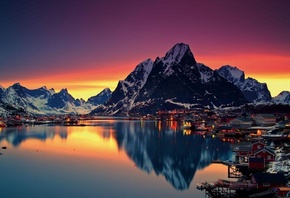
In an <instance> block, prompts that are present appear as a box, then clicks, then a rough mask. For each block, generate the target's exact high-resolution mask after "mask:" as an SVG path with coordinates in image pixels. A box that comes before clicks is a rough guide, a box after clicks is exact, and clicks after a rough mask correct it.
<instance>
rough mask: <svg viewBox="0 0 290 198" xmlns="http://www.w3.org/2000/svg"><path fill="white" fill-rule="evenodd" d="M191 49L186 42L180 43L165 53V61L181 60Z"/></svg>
mask: <svg viewBox="0 0 290 198" xmlns="http://www.w3.org/2000/svg"><path fill="white" fill-rule="evenodd" d="M188 51H190V49H189V46H188V45H187V44H184V43H178V44H176V45H175V46H174V47H173V48H171V49H170V50H169V51H168V52H167V53H166V55H165V57H164V61H165V62H180V61H181V59H182V57H183V56H184V55H185V54H186V53H187V52H188Z"/></svg>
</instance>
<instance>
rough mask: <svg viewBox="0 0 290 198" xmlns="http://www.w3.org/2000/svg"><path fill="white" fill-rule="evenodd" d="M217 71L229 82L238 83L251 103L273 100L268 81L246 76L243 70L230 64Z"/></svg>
mask: <svg viewBox="0 0 290 198" xmlns="http://www.w3.org/2000/svg"><path fill="white" fill-rule="evenodd" d="M217 72H218V73H219V74H220V75H221V76H223V77H224V78H226V79H227V80H228V81H229V82H231V83H233V84H234V85H236V86H237V87H238V88H239V89H240V90H241V91H242V93H243V95H244V96H245V98H246V99H247V100H248V101H249V102H251V103H261V102H262V103H265V102H271V101H272V97H271V93H270V91H269V90H268V87H267V84H266V83H260V82H258V81H257V80H255V79H253V78H245V74H244V72H243V71H241V70H239V69H238V68H236V67H232V66H229V65H226V66H222V67H221V68H219V69H218V70H217Z"/></svg>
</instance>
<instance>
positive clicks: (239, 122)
mask: <svg viewBox="0 0 290 198" xmlns="http://www.w3.org/2000/svg"><path fill="white" fill-rule="evenodd" d="M253 123H254V120H253V119H252V118H246V117H238V118H235V119H233V120H231V121H230V122H229V124H230V125H231V126H232V127H235V128H239V129H246V128H249V127H251V126H252V125H253Z"/></svg>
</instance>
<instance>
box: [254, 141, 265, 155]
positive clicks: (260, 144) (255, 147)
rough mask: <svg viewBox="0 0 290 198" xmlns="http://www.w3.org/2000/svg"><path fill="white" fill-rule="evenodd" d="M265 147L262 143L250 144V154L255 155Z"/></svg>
mask: <svg viewBox="0 0 290 198" xmlns="http://www.w3.org/2000/svg"><path fill="white" fill-rule="evenodd" d="M265 147H266V144H265V143H263V142H260V141H259V142H255V143H253V144H252V153H255V152H256V151H258V150H260V149H262V148H265Z"/></svg>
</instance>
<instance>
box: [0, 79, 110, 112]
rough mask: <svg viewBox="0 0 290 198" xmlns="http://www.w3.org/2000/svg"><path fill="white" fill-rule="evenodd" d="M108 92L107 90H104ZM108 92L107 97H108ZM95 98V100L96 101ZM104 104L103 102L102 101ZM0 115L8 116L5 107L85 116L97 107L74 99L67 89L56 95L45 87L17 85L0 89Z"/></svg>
mask: <svg viewBox="0 0 290 198" xmlns="http://www.w3.org/2000/svg"><path fill="white" fill-rule="evenodd" d="M106 91H107V92H108V90H106ZM110 93H111V92H108V97H110ZM97 98H98V97H97V96H95V99H96V100H97ZM104 102H105V101H104ZM0 105H1V108H2V110H1V115H5V114H8V113H9V112H8V111H7V109H5V106H9V107H13V109H22V110H24V111H25V112H27V113H33V114H68V113H77V114H87V113H89V112H90V111H92V109H94V108H96V107H97V105H95V104H92V103H89V102H85V101H84V100H83V99H74V98H73V97H72V96H71V95H70V94H69V93H68V90H67V89H62V90H61V91H60V92H58V93H56V92H55V91H54V90H53V89H49V90H48V89H47V88H46V87H45V86H43V87H41V88H39V89H33V90H30V89H27V88H25V87H23V86H21V85H20V84H19V83H15V84H14V85H12V86H10V87H8V88H7V89H5V88H3V87H0Z"/></svg>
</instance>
